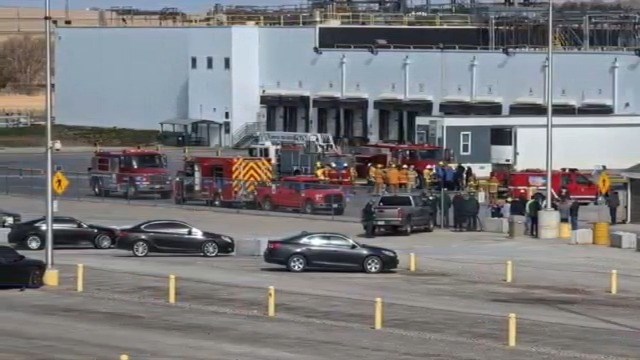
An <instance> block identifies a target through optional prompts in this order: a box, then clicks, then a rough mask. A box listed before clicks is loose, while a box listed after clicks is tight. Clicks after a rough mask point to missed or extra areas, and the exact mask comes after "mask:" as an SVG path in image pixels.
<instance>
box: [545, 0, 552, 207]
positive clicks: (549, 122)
mask: <svg viewBox="0 0 640 360" xmlns="http://www.w3.org/2000/svg"><path fill="white" fill-rule="evenodd" d="M548 35H549V39H548V40H549V43H548V46H547V61H548V64H549V65H548V67H547V76H546V79H545V82H546V85H547V99H546V102H547V187H546V189H547V194H546V198H547V204H546V208H547V210H551V208H552V207H551V199H552V192H551V184H552V182H551V176H552V168H553V162H552V161H553V154H552V150H553V147H552V146H553V145H552V143H553V128H552V122H553V0H549V30H548Z"/></svg>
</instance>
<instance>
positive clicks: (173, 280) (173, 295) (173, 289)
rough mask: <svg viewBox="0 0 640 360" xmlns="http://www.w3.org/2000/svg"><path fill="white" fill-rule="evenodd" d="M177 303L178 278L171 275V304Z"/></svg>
mask: <svg viewBox="0 0 640 360" xmlns="http://www.w3.org/2000/svg"><path fill="white" fill-rule="evenodd" d="M175 303H176V276H175V275H169V304H175Z"/></svg>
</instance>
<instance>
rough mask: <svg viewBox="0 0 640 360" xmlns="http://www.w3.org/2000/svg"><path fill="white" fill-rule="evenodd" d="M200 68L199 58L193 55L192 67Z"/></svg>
mask: <svg viewBox="0 0 640 360" xmlns="http://www.w3.org/2000/svg"><path fill="white" fill-rule="evenodd" d="M197 68H198V58H197V57H195V56H192V57H191V69H194V70H195V69H197Z"/></svg>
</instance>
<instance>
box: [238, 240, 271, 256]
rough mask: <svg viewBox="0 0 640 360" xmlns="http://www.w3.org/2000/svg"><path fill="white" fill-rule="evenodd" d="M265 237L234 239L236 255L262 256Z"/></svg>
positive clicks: (264, 247)
mask: <svg viewBox="0 0 640 360" xmlns="http://www.w3.org/2000/svg"><path fill="white" fill-rule="evenodd" d="M268 242H269V240H267V239H247V240H237V241H236V252H235V254H236V256H262V253H264V250H265V249H266V248H267V243H268Z"/></svg>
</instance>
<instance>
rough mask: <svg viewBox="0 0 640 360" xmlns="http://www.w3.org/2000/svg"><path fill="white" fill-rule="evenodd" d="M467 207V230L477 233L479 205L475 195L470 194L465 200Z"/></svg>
mask: <svg viewBox="0 0 640 360" xmlns="http://www.w3.org/2000/svg"><path fill="white" fill-rule="evenodd" d="M466 201H467V206H468V207H469V209H468V213H467V230H468V231H478V213H480V203H479V202H478V199H476V197H475V194H473V193H470V194H469V198H468V199H467V200H466Z"/></svg>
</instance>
